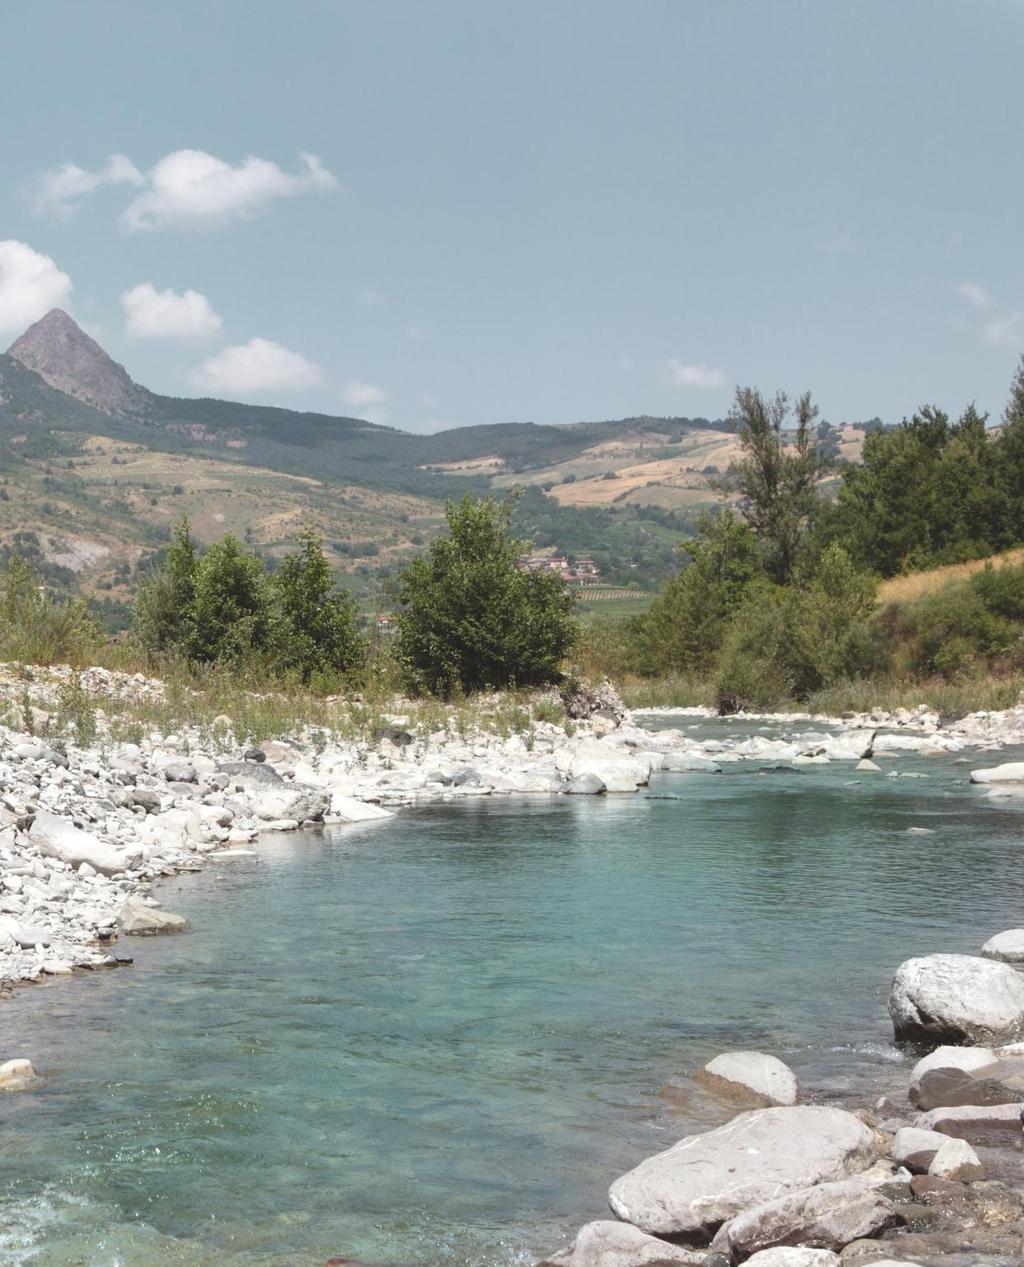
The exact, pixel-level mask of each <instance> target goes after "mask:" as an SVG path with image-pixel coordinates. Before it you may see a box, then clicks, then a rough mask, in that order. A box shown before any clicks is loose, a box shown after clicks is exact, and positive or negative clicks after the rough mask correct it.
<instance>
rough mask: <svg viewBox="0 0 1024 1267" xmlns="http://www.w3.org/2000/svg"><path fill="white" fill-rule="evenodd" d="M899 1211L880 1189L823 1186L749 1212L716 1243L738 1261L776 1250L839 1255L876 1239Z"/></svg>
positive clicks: (855, 1183)
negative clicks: (805, 1248) (801, 1247)
mask: <svg viewBox="0 0 1024 1267" xmlns="http://www.w3.org/2000/svg"><path fill="white" fill-rule="evenodd" d="M896 1218H897V1216H896V1207H895V1206H894V1205H893V1203H892V1202H891V1201H890V1200H889V1198H888V1197H886V1196H884V1195H883V1194H882V1193H881V1192H879V1191H878V1189H877V1188H875V1187H872V1186H871V1185H870V1184H865V1183H864V1182H863V1181H860V1180H857V1179H840V1180H838V1181H836V1182H834V1183H819V1184H816V1185H815V1186H814V1187H813V1188H805V1189H803V1190H801V1191H799V1192H788V1193H786V1194H785V1195H783V1196H781V1197H776V1198H774V1199H773V1200H771V1201H766V1202H764V1203H763V1204H761V1205H757V1206H754V1207H753V1209H749V1210H745V1211H744V1212H743V1213H742V1214H739V1215H737V1217H736V1218H734V1219H731V1220H730V1221H729V1222H728V1223H726V1224H725V1225H724V1226H723V1227H722V1228H721V1230H720V1231H719V1233H718V1235H717V1236H716V1237H715V1239H714V1241H713V1242H712V1249H718V1250H722V1251H724V1252H727V1253H728V1254H730V1256H731V1257H733V1258H734V1259H743V1258H747V1257H749V1256H750V1255H751V1254H755V1253H757V1252H758V1251H759V1250H763V1249H772V1248H773V1247H775V1246H778V1245H806V1246H808V1247H809V1248H812V1249H831V1250H840V1249H842V1248H843V1247H844V1246H846V1245H849V1244H850V1242H851V1241H857V1240H861V1239H862V1238H865V1237H871V1236H877V1235H878V1233H879V1232H883V1231H885V1229H886V1228H888V1227H891V1226H892V1225H893V1224H894V1223H895V1222H896Z"/></svg>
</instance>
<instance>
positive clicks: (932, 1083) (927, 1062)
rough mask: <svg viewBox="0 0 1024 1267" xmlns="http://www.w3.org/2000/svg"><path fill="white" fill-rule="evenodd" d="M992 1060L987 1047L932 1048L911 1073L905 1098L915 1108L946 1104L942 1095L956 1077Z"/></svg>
mask: <svg viewBox="0 0 1024 1267" xmlns="http://www.w3.org/2000/svg"><path fill="white" fill-rule="evenodd" d="M995 1060H996V1054H995V1052H994V1051H993V1050H992V1049H991V1047H948V1046H943V1047H936V1049H935V1050H934V1051H932V1052H929V1053H928V1055H927V1056H923V1057H922V1058H921V1059H920V1060H919V1061H918V1062H917V1064H916V1065H915V1066H914V1068H913V1069H912V1070H911V1073H910V1088H909V1090H908V1093H907V1096H908V1099H909V1100H910V1103H911V1104H912V1105H913V1106H914V1107H915V1108H916V1109H934V1108H937V1107H938V1105H939V1104H940V1102H941V1103H946V1102H947V1101H946V1100H945V1099H944V1098H943V1095H942V1093H943V1092H944V1090H945V1087H946V1085H947V1084H948V1083H950V1081H951V1080H955V1078H956V1075H957V1074H963V1075H964V1076H965V1077H970V1075H971V1074H972V1073H973V1072H974V1071H975V1070H977V1069H984V1068H985V1066H986V1065H991V1064H993V1063H994V1061H995Z"/></svg>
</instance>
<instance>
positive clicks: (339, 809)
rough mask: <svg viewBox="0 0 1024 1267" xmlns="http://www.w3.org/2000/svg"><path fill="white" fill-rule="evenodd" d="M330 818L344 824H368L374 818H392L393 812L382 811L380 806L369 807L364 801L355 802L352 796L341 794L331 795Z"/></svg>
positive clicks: (333, 793)
mask: <svg viewBox="0 0 1024 1267" xmlns="http://www.w3.org/2000/svg"><path fill="white" fill-rule="evenodd" d="M330 815H331V818H337V819H340V820H341V821H342V822H345V823H363V822H369V821H370V820H371V819H374V818H394V816H395V813H394V810H390V809H383V808H382V807H381V806H380V805H370V804H368V803H367V802H366V801H357V800H356V798H355V797H354V796H345V795H344V794H343V793H341V792H332V793H331V804H330Z"/></svg>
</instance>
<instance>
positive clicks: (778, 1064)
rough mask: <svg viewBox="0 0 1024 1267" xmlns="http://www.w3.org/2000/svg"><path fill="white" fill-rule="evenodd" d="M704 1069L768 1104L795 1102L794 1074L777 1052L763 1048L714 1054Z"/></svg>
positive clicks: (797, 1092)
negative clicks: (761, 1049) (776, 1054)
mask: <svg viewBox="0 0 1024 1267" xmlns="http://www.w3.org/2000/svg"><path fill="white" fill-rule="evenodd" d="M704 1072H705V1073H708V1074H711V1075H712V1077H715V1078H721V1079H722V1080H723V1081H724V1082H731V1083H735V1084H736V1085H738V1086H740V1087H744V1088H745V1089H746V1090H748V1091H751V1092H753V1094H754V1095H756V1096H759V1097H760V1098H761V1099H763V1100H767V1101H768V1102H769V1103H770V1104H796V1101H797V1095H798V1094H799V1087H798V1084H797V1080H796V1074H795V1073H794V1072H793V1070H792V1069H790V1067H789V1066H788V1065H786V1064H784V1063H783V1062H782V1061H781V1060H779V1059H778V1057H776V1056H771V1055H769V1054H768V1053H767V1052H762V1051H732V1052H725V1053H723V1054H722V1055H721V1056H716V1057H715V1058H714V1060H712V1061H710V1062H709V1063H708V1064H706V1065H705V1066H704Z"/></svg>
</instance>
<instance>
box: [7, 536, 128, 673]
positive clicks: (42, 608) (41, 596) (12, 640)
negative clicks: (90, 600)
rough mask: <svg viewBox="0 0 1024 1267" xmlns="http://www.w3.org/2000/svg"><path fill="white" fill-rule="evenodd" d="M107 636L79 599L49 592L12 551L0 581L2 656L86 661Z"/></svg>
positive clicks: (25, 660)
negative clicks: (55, 596)
mask: <svg viewBox="0 0 1024 1267" xmlns="http://www.w3.org/2000/svg"><path fill="white" fill-rule="evenodd" d="M102 641H103V637H102V634H101V632H100V630H99V629H98V628H97V626H96V625H95V623H94V622H93V620H92V619H91V617H90V616H89V609H88V606H87V604H86V603H85V601H84V600H83V599H81V598H69V599H65V600H61V599H58V598H54V597H52V596H51V595H50V594H48V593H47V592H46V589H45V587H44V586H43V584H42V582H41V581H40V579H39V577H38V576H37V575H36V574H35V572H34V571H33V570H32V567H31V565H30V564H29V563H28V562H27V560H26V559H24V558H23V557H22V556H21V555H20V554H19V553H18V552H17V550H12V552H11V555H10V558H9V559H8V562H7V569H6V571H5V572H4V573H3V576H2V581H0V654H2V655H3V658H4V659H5V660H16V661H19V662H21V663H23V664H63V663H68V664H74V665H80V664H82V663H84V662H86V661H88V660H89V659H90V657H91V655H92V654H93V653H94V652H95V651H96V650H97V648H98V647H99V645H100V644H101V643H102Z"/></svg>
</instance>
